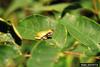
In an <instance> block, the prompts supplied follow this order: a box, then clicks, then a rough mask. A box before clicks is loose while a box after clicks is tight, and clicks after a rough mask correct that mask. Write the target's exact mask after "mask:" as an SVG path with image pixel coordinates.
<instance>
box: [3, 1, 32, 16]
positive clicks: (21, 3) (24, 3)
mask: <svg viewBox="0 0 100 67" xmlns="http://www.w3.org/2000/svg"><path fill="white" fill-rule="evenodd" d="M31 2H32V0H13V1H12V3H11V5H10V6H9V8H8V10H7V12H5V16H8V15H9V14H10V13H12V12H13V11H15V10H17V9H19V8H23V7H25V6H28V5H29V4H31Z"/></svg>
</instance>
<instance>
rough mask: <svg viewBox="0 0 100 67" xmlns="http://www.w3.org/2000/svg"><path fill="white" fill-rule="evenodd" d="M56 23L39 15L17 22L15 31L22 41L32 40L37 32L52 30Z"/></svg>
mask: <svg viewBox="0 0 100 67" xmlns="http://www.w3.org/2000/svg"><path fill="white" fill-rule="evenodd" d="M55 24H56V22H54V21H52V19H48V18H47V17H45V16H41V15H32V16H29V17H27V18H25V19H24V20H22V21H21V22H19V24H18V26H17V29H18V31H19V33H20V34H21V36H22V38H23V39H30V40H34V37H35V36H36V34H37V33H38V32H41V31H45V30H49V29H53V27H54V26H55Z"/></svg>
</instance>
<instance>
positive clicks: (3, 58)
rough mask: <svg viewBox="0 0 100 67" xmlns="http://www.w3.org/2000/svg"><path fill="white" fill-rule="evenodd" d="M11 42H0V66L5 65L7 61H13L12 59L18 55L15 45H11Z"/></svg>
mask: <svg viewBox="0 0 100 67" xmlns="http://www.w3.org/2000/svg"><path fill="white" fill-rule="evenodd" d="M0 45H1V44H0ZM11 45H13V44H2V45H1V46H0V66H2V65H3V66H4V65H7V63H10V60H11V63H14V62H12V61H14V60H13V59H14V58H16V57H17V56H19V55H20V54H19V52H18V50H17V47H16V48H15V47H14V46H11Z"/></svg>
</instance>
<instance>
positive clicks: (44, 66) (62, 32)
mask: <svg viewBox="0 0 100 67" xmlns="http://www.w3.org/2000/svg"><path fill="white" fill-rule="evenodd" d="M66 40H67V30H66V27H65V26H63V25H60V24H57V26H56V29H55V30H54V34H53V36H52V39H48V40H44V41H41V40H40V41H38V42H37V43H36V44H34V47H33V49H32V57H31V58H30V59H29V61H28V63H27V65H28V67H53V66H54V64H55V63H56V61H57V60H58V58H59V53H60V52H61V50H62V49H63V48H64V46H65V43H66Z"/></svg>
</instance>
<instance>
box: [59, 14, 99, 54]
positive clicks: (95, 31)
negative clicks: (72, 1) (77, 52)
mask: <svg viewBox="0 0 100 67" xmlns="http://www.w3.org/2000/svg"><path fill="white" fill-rule="evenodd" d="M61 24H63V25H65V26H66V27H67V29H68V31H69V33H70V34H71V35H72V36H73V37H74V38H76V39H77V40H79V41H80V42H81V43H83V44H84V45H85V46H87V47H89V49H90V50H91V54H95V53H97V52H98V51H100V46H99V43H100V26H99V25H98V24H96V23H95V22H94V21H92V20H90V19H88V18H86V17H83V16H79V15H77V16H75V15H70V14H67V15H66V17H64V18H63V19H62V20H61Z"/></svg>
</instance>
